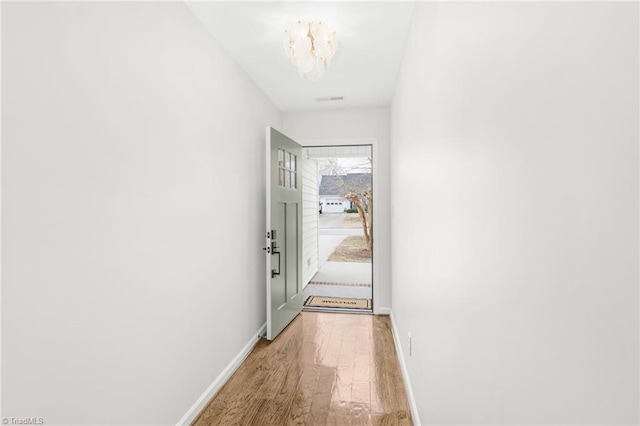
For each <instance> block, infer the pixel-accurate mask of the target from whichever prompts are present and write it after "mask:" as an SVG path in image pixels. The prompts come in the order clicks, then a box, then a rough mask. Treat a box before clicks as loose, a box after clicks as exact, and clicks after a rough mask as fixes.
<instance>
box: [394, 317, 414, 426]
mask: <svg viewBox="0 0 640 426" xmlns="http://www.w3.org/2000/svg"><path fill="white" fill-rule="evenodd" d="M389 311H390V312H389V314H390V316H391V332H392V333H393V343H394V344H395V347H396V352H397V354H398V359H399V360H400V369H401V370H402V378H403V379H404V387H405V389H406V390H407V399H408V400H409V407H410V409H411V420H413V424H414V425H415V426H420V425H421V424H422V423H420V416H419V415H418V406H417V405H416V400H415V398H414V396H413V388H412V387H411V380H409V370H408V369H407V363H406V362H405V360H404V353H403V352H402V345H400V336H399V335H398V330H397V329H396V321H395V319H394V318H393V312H391V310H389Z"/></svg>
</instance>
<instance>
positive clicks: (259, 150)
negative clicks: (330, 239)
mask: <svg viewBox="0 0 640 426" xmlns="http://www.w3.org/2000/svg"><path fill="white" fill-rule="evenodd" d="M2 8H3V13H2V42H3V43H2V64H3V68H2V86H3V99H2V102H3V105H2V106H3V108H2V112H3V116H2V121H3V125H4V126H3V128H2V139H3V140H2V142H3V146H2V150H3V156H2V172H3V179H2V196H3V198H4V199H3V205H2V219H3V221H2V227H3V241H2V244H3V251H2V254H3V257H2V266H3V269H2V285H3V286H2V302H3V305H2V314H3V322H2V323H3V324H2V325H3V328H2V361H3V364H2V388H3V395H2V396H3V398H2V415H3V416H13V417H22V416H39V417H43V418H44V419H45V421H46V424H125V423H126V424H158V425H159V424H170V423H175V422H177V421H178V420H179V419H180V418H181V417H182V415H183V414H185V412H186V411H187V409H189V407H190V406H191V405H192V404H193V403H194V402H195V401H196V399H197V398H198V397H199V396H200V395H201V393H202V392H203V391H204V390H205V389H206V388H207V386H208V385H209V384H210V383H211V382H212V381H213V380H214V378H216V376H218V374H219V373H220V372H221V371H222V369H223V368H224V367H225V366H226V365H227V364H228V363H229V362H230V361H231V360H232V358H233V356H234V355H236V354H237V353H238V352H239V351H240V349H241V348H242V347H243V346H244V345H245V344H246V343H247V341H249V339H250V338H251V337H252V336H253V335H254V333H256V332H257V331H258V329H259V328H260V327H261V325H262V324H263V323H264V320H265V316H266V314H265V295H264V278H263V275H264V269H265V266H264V255H263V253H262V251H261V250H260V248H261V247H262V245H263V240H264V239H263V236H264V232H265V230H264V229H263V227H264V225H263V224H264V191H263V175H264V166H263V163H264V153H263V151H264V148H263V147H264V129H265V126H266V125H273V126H276V127H280V113H279V111H278V110H277V109H276V108H275V107H274V106H273V105H272V104H271V103H270V102H269V101H268V99H267V98H266V97H265V96H264V95H263V93H262V92H261V91H260V90H258V89H257V87H256V86H255V85H254V84H253V83H252V82H251V81H250V80H249V79H248V78H247V77H246V75H245V74H244V73H243V72H242V71H241V69H240V68H239V67H238V66H237V65H236V64H235V63H234V62H232V61H231V59H230V58H229V57H228V55H227V54H226V53H225V52H224V51H223V50H222V48H221V47H220V46H219V45H218V44H217V43H216V42H215V41H214V40H213V38H212V37H211V36H210V35H209V34H208V33H207V32H206V31H205V29H204V28H203V27H202V25H201V24H200V23H199V22H198V21H197V20H196V18H195V17H194V16H193V15H192V13H191V12H190V11H189V10H188V9H187V8H186V6H185V5H184V4H181V3H124V2H120V3H119V2H107V3H96V2H89V3H46V2H45V3H6V2H5V3H3V4H2ZM219 200H225V203H224V204H225V205H228V206H233V207H231V208H224V207H225V206H223V205H222V204H221V203H220V201H219Z"/></svg>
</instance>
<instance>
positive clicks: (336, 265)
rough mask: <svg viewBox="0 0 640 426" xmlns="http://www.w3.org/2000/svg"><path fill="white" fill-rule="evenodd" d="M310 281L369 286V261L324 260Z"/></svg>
mask: <svg viewBox="0 0 640 426" xmlns="http://www.w3.org/2000/svg"><path fill="white" fill-rule="evenodd" d="M311 283H312V284H313V283H319V284H322V283H330V284H342V285H348V286H349V285H350V286H358V287H367V286H371V263H355V262H325V263H324V265H322V266H321V267H320V270H319V271H318V272H317V273H316V274H315V275H314V276H313V278H311Z"/></svg>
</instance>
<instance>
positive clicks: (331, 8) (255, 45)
mask: <svg viewBox="0 0 640 426" xmlns="http://www.w3.org/2000/svg"><path fill="white" fill-rule="evenodd" d="M186 3H187V5H188V6H189V7H190V8H191V10H192V11H193V12H194V13H195V14H196V16H197V17H198V18H199V19H200V20H201V21H202V23H204V25H205V27H206V28H207V29H208V30H209V31H210V32H211V34H212V35H213V37H214V38H215V39H216V40H218V42H219V43H220V44H221V45H222V46H223V47H224V48H225V49H226V50H227V52H229V54H230V55H231V57H232V58H233V59H234V60H235V61H236V62H237V63H238V64H239V65H240V66H241V67H242V68H243V69H244V70H245V71H246V72H247V74H248V75H249V76H250V77H251V78H252V79H253V80H254V81H255V82H256V84H257V85H258V86H259V87H260V88H262V90H263V91H264V92H265V93H266V94H267V96H268V97H269V98H270V99H271V101H272V102H273V103H274V104H275V105H276V106H277V107H278V108H279V109H280V110H282V111H295V110H306V109H317V108H353V107H371V106H388V105H389V104H390V103H391V96H392V95H393V91H394V88H395V82H396V76H397V74H398V69H399V67H400V61H401V59H402V52H403V50H404V46H405V41H406V37H407V32H408V30H409V24H410V21H411V11H412V8H413V2H239V3H235V2H208V1H205V2H202V1H187V2H186ZM298 19H305V20H321V21H323V22H325V23H327V24H328V25H329V27H330V28H331V29H334V30H336V31H337V33H338V43H339V46H338V51H337V53H336V55H335V57H334V58H333V60H332V62H331V65H330V66H329V67H328V68H327V70H326V72H325V74H324V76H322V78H321V79H320V80H319V81H308V80H303V79H301V78H300V77H299V76H298V73H297V71H296V69H295V68H294V66H293V65H292V64H291V62H290V61H289V59H288V58H287V56H286V54H285V51H284V31H285V30H287V29H289V27H290V26H291V25H292V24H293V23H294V22H296V21H297V20H298ZM335 96H343V97H344V100H343V101H332V102H318V101H316V100H315V99H316V98H323V97H335Z"/></svg>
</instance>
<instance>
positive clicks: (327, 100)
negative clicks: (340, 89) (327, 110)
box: [316, 96, 344, 102]
mask: <svg viewBox="0 0 640 426" xmlns="http://www.w3.org/2000/svg"><path fill="white" fill-rule="evenodd" d="M343 100H344V96H331V97H328V98H316V102H331V101H343Z"/></svg>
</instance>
